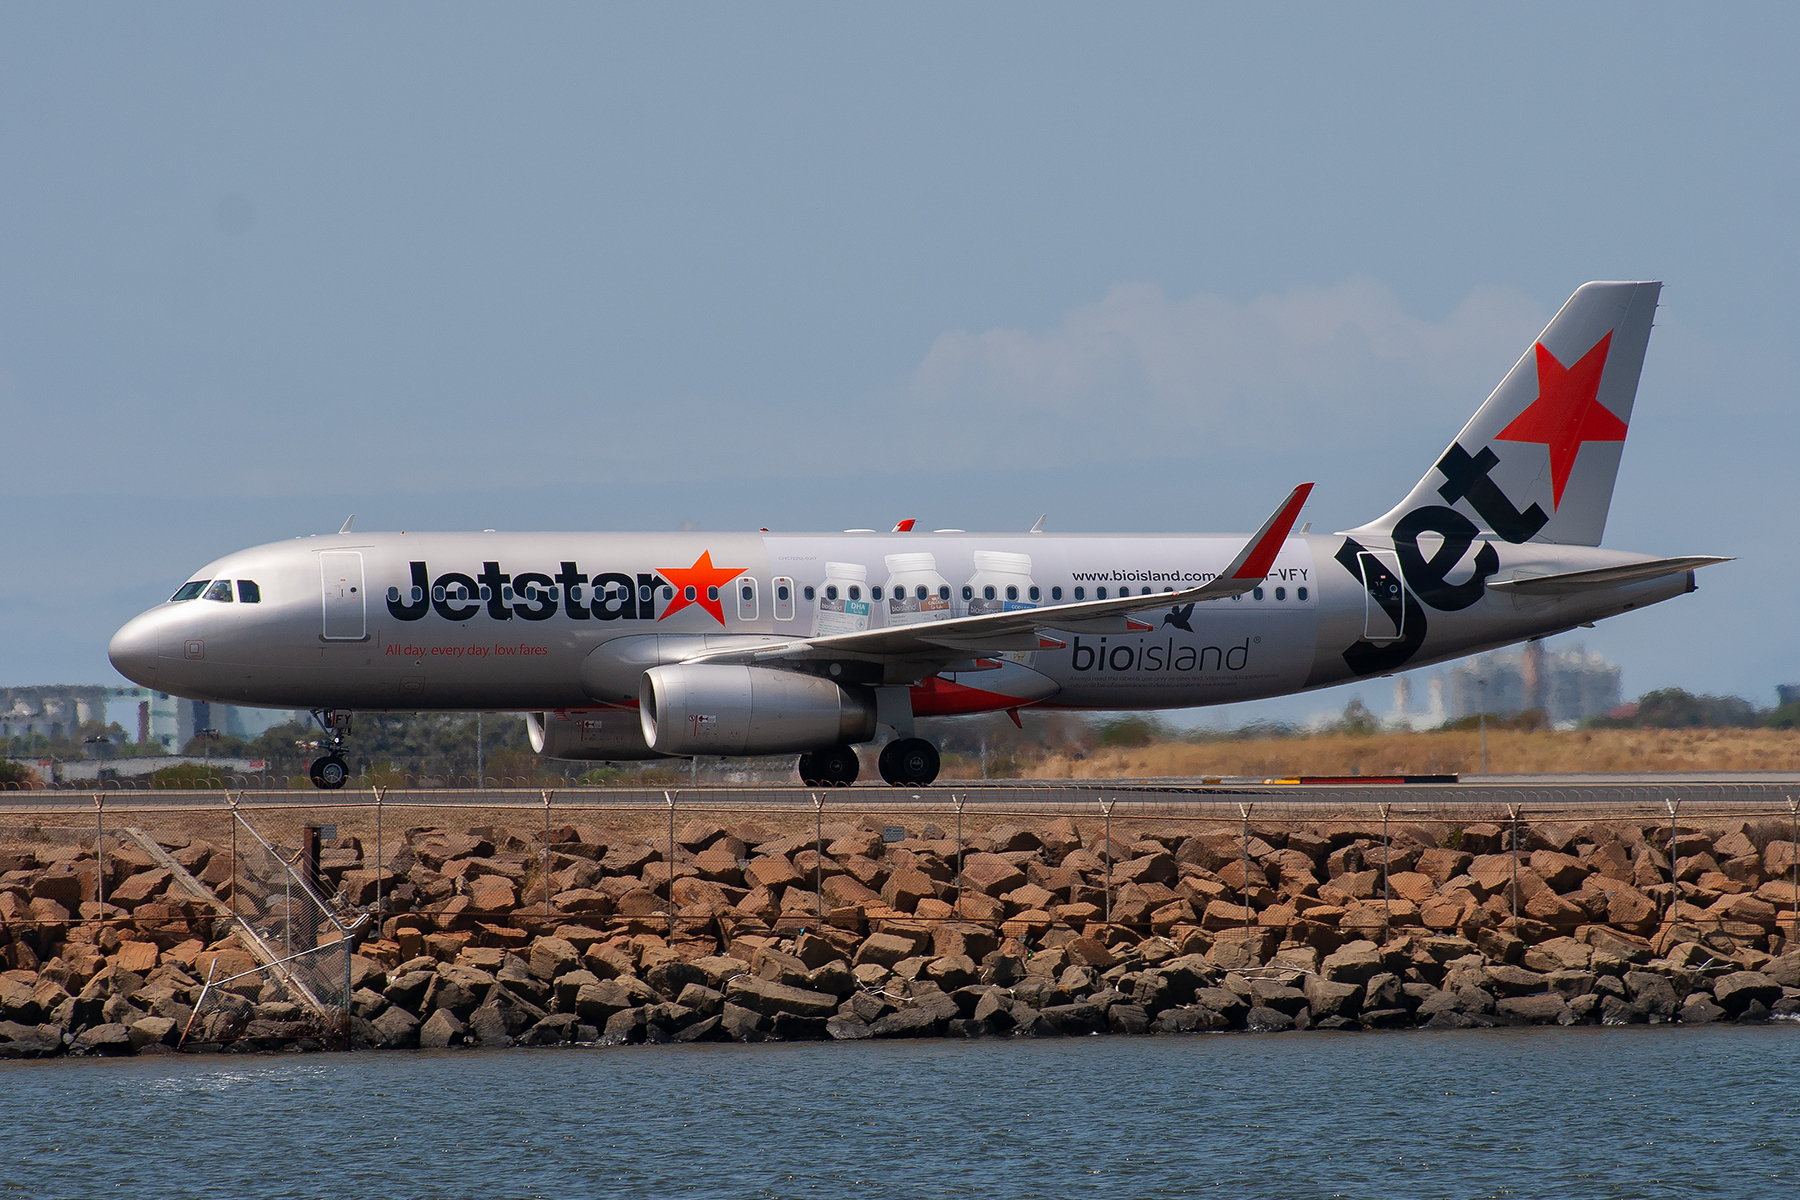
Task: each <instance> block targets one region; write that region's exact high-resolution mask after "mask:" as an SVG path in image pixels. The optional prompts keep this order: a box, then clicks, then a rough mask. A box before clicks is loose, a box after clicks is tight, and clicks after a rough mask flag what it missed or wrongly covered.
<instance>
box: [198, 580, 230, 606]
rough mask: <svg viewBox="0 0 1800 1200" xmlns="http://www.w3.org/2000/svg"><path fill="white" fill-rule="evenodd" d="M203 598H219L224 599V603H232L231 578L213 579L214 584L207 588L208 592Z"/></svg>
mask: <svg viewBox="0 0 1800 1200" xmlns="http://www.w3.org/2000/svg"><path fill="white" fill-rule="evenodd" d="M202 599H205V600H219V601H222V602H223V603H226V604H230V603H231V580H229V579H215V580H213V584H212V586H211V587H209V588H207V589H206V593H205V595H204V596H203V597H202Z"/></svg>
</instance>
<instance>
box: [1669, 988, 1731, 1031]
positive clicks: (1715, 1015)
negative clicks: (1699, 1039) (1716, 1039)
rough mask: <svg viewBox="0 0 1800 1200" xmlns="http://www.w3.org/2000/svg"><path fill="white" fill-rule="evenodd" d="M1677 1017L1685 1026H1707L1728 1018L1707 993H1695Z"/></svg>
mask: <svg viewBox="0 0 1800 1200" xmlns="http://www.w3.org/2000/svg"><path fill="white" fill-rule="evenodd" d="M1676 1015H1677V1017H1678V1018H1679V1020H1680V1021H1681V1023H1682V1024H1683V1025H1706V1024H1709V1023H1711V1022H1713V1021H1723V1020H1725V1018H1726V1013H1725V1010H1724V1009H1722V1008H1720V1007H1719V1006H1718V1005H1717V1004H1714V1003H1713V1001H1712V997H1710V996H1708V995H1707V994H1706V993H1705V992H1695V993H1694V994H1693V995H1692V996H1689V997H1688V998H1687V1003H1686V1004H1683V1005H1682V1006H1681V1011H1680V1012H1679V1013H1678V1014H1676Z"/></svg>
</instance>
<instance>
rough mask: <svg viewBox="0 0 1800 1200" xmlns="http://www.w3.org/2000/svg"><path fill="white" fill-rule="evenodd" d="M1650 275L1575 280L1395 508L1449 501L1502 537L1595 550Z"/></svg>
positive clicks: (1649, 305)
mask: <svg viewBox="0 0 1800 1200" xmlns="http://www.w3.org/2000/svg"><path fill="white" fill-rule="evenodd" d="M1661 290H1662V284H1660V283H1586V284H1583V285H1582V286H1581V287H1580V288H1578V289H1577V290H1576V292H1575V294H1574V295H1573V296H1571V297H1569V302H1568V303H1567V304H1565V305H1563V306H1562V311H1561V312H1559V313H1557V314H1556V316H1555V317H1554V318H1553V319H1552V320H1551V322H1550V324H1549V325H1548V326H1547V327H1546V328H1545V329H1544V332H1543V333H1541V334H1539V335H1538V339H1537V341H1536V342H1535V343H1534V344H1533V345H1532V347H1531V349H1530V350H1527V351H1526V352H1525V356H1524V357H1523V358H1521V359H1519V361H1518V363H1517V364H1516V365H1514V367H1513V369H1512V370H1511V371H1509V372H1507V376H1506V378H1505V379H1503V380H1501V382H1500V386H1499V387H1497V388H1495V389H1494V394H1493V395H1491V396H1489V397H1488V398H1487V403H1485V404H1483V405H1482V406H1481V408H1480V409H1478V410H1477V411H1476V413H1475V416H1474V417H1473V418H1472V419H1470V421H1469V423H1468V424H1467V425H1465V426H1464V427H1463V431H1462V432H1461V433H1459V434H1457V435H1456V440H1455V441H1454V442H1452V443H1451V444H1450V448H1449V449H1448V450H1446V451H1445V452H1444V453H1443V455H1442V456H1441V457H1440V458H1439V459H1438V461H1437V465H1436V466H1434V467H1432V469H1431V470H1430V471H1428V472H1427V473H1426V475H1425V478H1423V479H1421V480H1419V483H1418V486H1417V487H1415V488H1413V490H1412V493H1411V494H1410V495H1408V496H1407V497H1406V499H1405V500H1403V501H1402V502H1401V503H1400V505H1399V506H1398V507H1396V508H1395V509H1394V510H1393V511H1392V512H1390V513H1388V514H1387V515H1386V516H1384V517H1382V518H1381V519H1380V520H1378V521H1372V522H1370V523H1369V524H1368V525H1365V526H1363V527H1362V528H1361V529H1356V530H1351V531H1350V532H1351V534H1352V535H1357V534H1361V535H1364V536H1370V535H1373V536H1381V535H1384V534H1387V533H1389V532H1390V531H1392V529H1393V528H1394V526H1395V525H1396V524H1397V523H1398V522H1399V521H1400V519H1401V518H1402V517H1403V516H1405V515H1406V514H1408V513H1411V512H1414V511H1416V510H1418V509H1419V508H1421V507H1422V506H1428V505H1449V506H1450V507H1453V508H1454V509H1456V511H1457V512H1459V513H1462V514H1463V515H1464V516H1466V517H1470V518H1471V519H1473V520H1474V521H1475V523H1476V524H1477V526H1478V527H1479V528H1480V530H1481V531H1482V532H1483V533H1485V534H1492V535H1494V536H1496V537H1498V538H1500V539H1502V540H1503V541H1508V542H1526V541H1534V542H1557V543H1561V544H1563V545H1572V546H1598V545H1599V544H1600V535H1601V534H1602V533H1604V532H1605V531H1606V510H1607V509H1608V507H1610V506H1611V504H1612V492H1613V481H1614V479H1616V478H1617V477H1618V473H1619V458H1620V456H1621V455H1622V454H1623V453H1624V451H1625V433H1626V427H1627V425H1629V424H1630V422H1631V403H1632V400H1633V399H1634V398H1635V397H1636V395H1637V385H1638V373H1639V372H1640V371H1641V370H1642V369H1643V366H1644V348H1645V346H1647V345H1648V344H1649V341H1650V322H1651V318H1652V317H1653V316H1654V315H1655V313H1656V297H1657V293H1658V292H1660V291H1661Z"/></svg>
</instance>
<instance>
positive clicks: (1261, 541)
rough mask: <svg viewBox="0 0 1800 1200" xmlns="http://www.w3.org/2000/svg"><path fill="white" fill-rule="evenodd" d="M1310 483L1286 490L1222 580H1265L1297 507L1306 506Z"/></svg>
mask: <svg viewBox="0 0 1800 1200" xmlns="http://www.w3.org/2000/svg"><path fill="white" fill-rule="evenodd" d="M1312 490H1313V485H1312V484H1310V483H1303V484H1301V485H1300V486H1299V487H1297V488H1295V489H1294V490H1293V491H1291V492H1289V493H1288V498H1287V499H1286V500H1284V501H1282V502H1281V507H1280V508H1278V509H1276V510H1275V512H1274V514H1273V515H1271V516H1270V517H1269V519H1268V520H1267V521H1264V522H1263V526H1262V528H1261V529H1259V530H1257V531H1256V533H1255V535H1254V536H1253V537H1251V539H1250V540H1249V541H1248V542H1247V543H1245V545H1244V548H1243V550H1241V551H1239V552H1238V556H1237V557H1236V558H1235V559H1233V560H1232V563H1231V565H1230V566H1229V567H1226V568H1225V570H1224V573H1223V574H1221V575H1220V578H1221V579H1264V578H1267V576H1268V574H1269V568H1270V567H1272V566H1274V565H1275V556H1276V555H1277V554H1279V553H1281V544H1282V543H1283V542H1285V541H1287V536H1288V532H1289V531H1290V530H1292V529H1293V528H1294V522H1295V521H1296V520H1298V519H1299V517H1300V510H1301V509H1302V508H1304V507H1305V506H1306V498H1307V497H1308V496H1310V495H1312Z"/></svg>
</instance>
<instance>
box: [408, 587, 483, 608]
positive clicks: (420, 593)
mask: <svg viewBox="0 0 1800 1200" xmlns="http://www.w3.org/2000/svg"><path fill="white" fill-rule="evenodd" d="M481 590H482V592H483V593H486V591H487V589H486V588H482V589H481ZM424 598H425V589H424V588H422V587H420V586H419V585H418V584H416V583H415V584H413V590H412V602H413V603H414V604H417V603H418V602H419V601H421V600H423V599H424ZM481 598H482V599H483V600H486V599H487V596H486V595H485V594H484V595H483V596H482V597H481Z"/></svg>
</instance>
